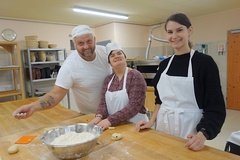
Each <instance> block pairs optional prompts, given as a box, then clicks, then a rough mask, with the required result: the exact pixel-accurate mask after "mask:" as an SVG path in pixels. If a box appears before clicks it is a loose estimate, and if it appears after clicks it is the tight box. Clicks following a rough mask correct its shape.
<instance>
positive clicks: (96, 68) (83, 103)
mask: <svg viewBox="0 0 240 160" xmlns="http://www.w3.org/2000/svg"><path fill="white" fill-rule="evenodd" d="M72 38H73V42H74V45H75V48H76V50H75V51H74V52H73V53H71V54H70V55H69V56H68V57H67V59H66V60H65V61H64V63H63V65H62V66H61V68H60V70H59V73H58V76H57V80H56V82H55V86H54V87H53V89H52V90H51V91H50V92H48V93H47V94H45V95H44V96H43V97H42V98H41V99H39V100H38V101H35V102H33V103H31V104H27V105H23V106H21V107H20V108H18V109H17V110H16V111H14V113H13V115H14V116H15V117H16V118H18V119H23V118H27V117H29V116H31V115H32V114H33V113H34V112H35V111H39V110H43V109H49V108H52V107H54V106H55V105H57V104H58V103H59V102H60V101H61V100H62V99H63V98H64V96H65V95H66V94H67V93H68V91H69V89H70V88H71V89H72V92H73V95H74V98H75V101H76V104H77V107H78V108H79V110H80V112H81V113H82V114H89V113H95V112H96V109H97V106H98V104H99V102H100V97H101V90H102V86H103V81H104V79H105V77H106V76H107V75H109V74H111V72H112V70H111V66H110V65H109V64H108V62H107V53H106V47H104V46H98V45H96V43H95V41H96V40H95V37H94V35H93V32H92V30H91V28H90V27H89V26H87V25H80V26H77V27H75V28H74V29H73V30H72Z"/></svg>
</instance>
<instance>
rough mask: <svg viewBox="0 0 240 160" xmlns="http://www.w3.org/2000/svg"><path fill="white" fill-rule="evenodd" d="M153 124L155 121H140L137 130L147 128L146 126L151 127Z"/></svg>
mask: <svg viewBox="0 0 240 160" xmlns="http://www.w3.org/2000/svg"><path fill="white" fill-rule="evenodd" d="M152 126H153V123H152V122H151V121H148V122H146V121H143V120H141V121H139V122H138V123H137V124H136V131H137V132H139V131H140V130H141V129H146V128H151V127H152Z"/></svg>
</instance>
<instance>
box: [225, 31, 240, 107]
mask: <svg viewBox="0 0 240 160" xmlns="http://www.w3.org/2000/svg"><path fill="white" fill-rule="evenodd" d="M227 53H228V65H227V66H228V68H227V108H228V109H235V110H240V33H231V31H229V32H228V50H227Z"/></svg>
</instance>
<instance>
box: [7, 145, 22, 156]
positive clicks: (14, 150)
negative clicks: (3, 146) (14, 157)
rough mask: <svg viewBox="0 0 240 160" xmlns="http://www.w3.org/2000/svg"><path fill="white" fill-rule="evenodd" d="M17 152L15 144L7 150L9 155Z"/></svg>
mask: <svg viewBox="0 0 240 160" xmlns="http://www.w3.org/2000/svg"><path fill="white" fill-rule="evenodd" d="M18 151H19V149H18V145H16V144H14V145H12V146H10V147H9V148H8V153H9V154H14V153H17V152H18Z"/></svg>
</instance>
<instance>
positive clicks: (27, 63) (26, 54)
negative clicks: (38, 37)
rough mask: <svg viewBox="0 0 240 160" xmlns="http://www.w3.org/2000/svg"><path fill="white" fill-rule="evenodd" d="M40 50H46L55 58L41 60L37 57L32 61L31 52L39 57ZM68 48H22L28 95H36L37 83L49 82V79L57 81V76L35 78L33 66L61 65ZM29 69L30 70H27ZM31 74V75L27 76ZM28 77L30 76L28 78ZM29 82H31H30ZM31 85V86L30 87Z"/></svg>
mask: <svg viewBox="0 0 240 160" xmlns="http://www.w3.org/2000/svg"><path fill="white" fill-rule="evenodd" d="M38 52H46V54H47V55H48V54H51V55H52V56H53V60H51V61H39V60H38V58H36V61H35V62H33V61H31V54H32V53H33V54H35V55H36V57H37V53H38ZM60 54H63V56H60ZM66 56H67V55H66V50H65V49H62V48H28V49H24V50H22V60H23V65H24V75H25V78H26V80H25V87H26V88H25V90H26V95H27V96H28V97H35V96H36V95H35V90H36V87H35V86H36V84H37V83H41V82H47V81H49V82H50V81H53V82H54V81H55V80H56V78H55V77H54V78H52V77H49V78H40V79H34V78H33V68H44V67H53V66H54V65H61V63H63V61H64V60H65V59H66ZM27 69H28V71H27ZM27 75H29V76H27ZM27 77H28V78H27ZM28 83H29V84H28ZM28 86H29V88H28Z"/></svg>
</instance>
